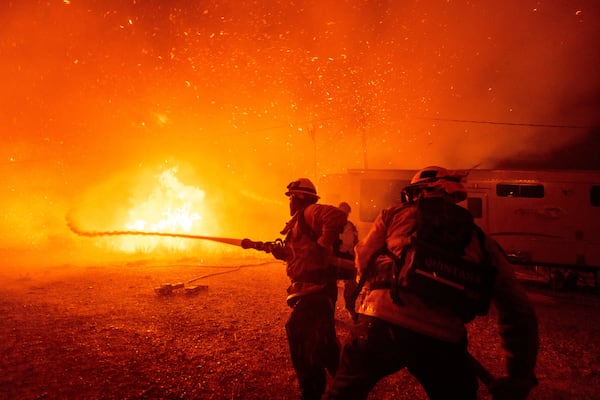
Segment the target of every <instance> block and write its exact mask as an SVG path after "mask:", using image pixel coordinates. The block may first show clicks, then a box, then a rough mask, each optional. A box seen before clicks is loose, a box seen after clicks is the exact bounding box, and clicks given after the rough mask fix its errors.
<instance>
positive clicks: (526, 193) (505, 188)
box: [496, 183, 544, 199]
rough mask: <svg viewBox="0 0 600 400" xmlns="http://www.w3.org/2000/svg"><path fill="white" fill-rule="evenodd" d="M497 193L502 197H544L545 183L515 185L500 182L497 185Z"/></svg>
mask: <svg viewBox="0 0 600 400" xmlns="http://www.w3.org/2000/svg"><path fill="white" fill-rule="evenodd" d="M496 194H497V195H498V196H500V197H530V198H539V199H541V198H542V197H544V185H514V184H505V183H499V184H497V185H496Z"/></svg>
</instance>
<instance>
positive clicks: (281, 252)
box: [273, 178, 347, 400]
mask: <svg viewBox="0 0 600 400" xmlns="http://www.w3.org/2000/svg"><path fill="white" fill-rule="evenodd" d="M285 194H286V196H288V197H289V202H290V203H289V204H290V215H291V216H292V218H291V220H290V221H289V222H288V223H287V224H286V226H285V228H284V229H283V231H282V232H281V234H282V235H285V237H286V238H285V246H284V247H279V246H278V247H276V248H275V249H274V250H273V255H274V256H275V257H276V258H278V259H281V260H284V261H286V263H287V267H286V272H287V275H288V277H289V278H290V281H291V284H290V286H289V287H288V289H287V292H288V297H287V302H288V305H289V306H290V307H291V309H292V310H291V313H290V317H289V319H288V321H287V323H286V326H285V328H286V333H287V338H288V344H289V349H290V355H291V360H292V365H293V366H294V370H295V371H296V376H297V378H298V383H299V387H300V391H301V398H302V399H305V400H309V399H321V396H322V395H323V393H324V391H325V385H326V379H327V372H329V374H330V375H331V376H333V375H334V374H335V372H336V370H337V367H338V362H339V353H340V344H339V341H338V339H337V336H336V332H335V319H334V312H335V302H336V300H337V283H336V269H335V267H334V266H331V265H329V263H328V261H327V259H328V258H329V257H331V256H332V255H333V245H334V242H335V240H336V239H337V238H338V237H339V234H340V233H341V231H342V229H343V227H344V225H345V223H346V220H347V217H346V214H345V213H344V212H343V211H341V210H340V209H338V208H337V207H335V206H332V205H326V204H317V201H318V200H319V196H318V195H317V191H316V188H315V186H314V185H313V183H312V182H311V181H310V180H309V179H306V178H301V179H298V180H296V181H294V182H291V183H290V184H289V185H288V186H287V192H286V193H285Z"/></svg>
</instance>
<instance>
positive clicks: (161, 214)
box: [113, 167, 205, 253]
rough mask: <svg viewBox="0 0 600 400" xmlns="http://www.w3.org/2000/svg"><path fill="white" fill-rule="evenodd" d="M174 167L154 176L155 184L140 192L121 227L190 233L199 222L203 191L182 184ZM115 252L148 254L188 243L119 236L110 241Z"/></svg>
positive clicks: (179, 239)
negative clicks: (112, 242)
mask: <svg viewBox="0 0 600 400" xmlns="http://www.w3.org/2000/svg"><path fill="white" fill-rule="evenodd" d="M177 172H178V167H172V168H170V169H167V170H165V171H162V172H161V173H160V174H158V175H156V176H155V177H156V178H157V180H158V184H157V185H155V186H153V187H151V188H150V189H149V193H148V191H145V192H144V191H143V192H142V194H141V195H140V196H139V198H132V199H131V201H132V203H133V204H134V206H133V207H132V208H130V209H129V211H128V217H129V220H128V221H127V222H126V223H125V224H124V229H125V230H128V231H141V232H168V233H190V232H192V231H193V230H197V228H198V227H199V226H200V224H201V223H202V222H203V217H202V216H203V215H204V211H205V204H204V197H205V193H204V191H203V190H201V189H199V188H197V187H195V186H191V185H186V184H184V183H182V182H181V181H180V180H179V179H178V178H177V176H176V174H177ZM113 240H115V241H117V242H115V243H116V246H117V248H118V249H119V250H121V251H124V252H128V253H135V252H144V253H149V252H152V251H154V250H157V249H159V248H165V249H167V250H169V251H180V250H184V249H186V248H188V246H189V245H190V244H189V240H186V239H181V238H169V237H152V236H120V237H118V238H117V239H113Z"/></svg>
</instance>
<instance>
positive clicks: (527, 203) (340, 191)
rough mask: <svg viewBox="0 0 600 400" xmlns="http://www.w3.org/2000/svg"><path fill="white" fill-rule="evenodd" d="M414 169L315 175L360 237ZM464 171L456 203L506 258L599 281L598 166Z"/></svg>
mask: <svg viewBox="0 0 600 400" xmlns="http://www.w3.org/2000/svg"><path fill="white" fill-rule="evenodd" d="M415 173H416V170H371V169H368V170H358V169H355V170H348V171H347V173H342V174H332V175H326V176H324V177H323V178H322V179H321V180H319V181H318V190H319V195H320V196H321V198H322V202H324V203H329V204H338V203H339V202H341V201H346V202H348V203H349V204H350V205H351V206H352V213H351V215H350V219H351V220H352V221H353V222H355V223H356V225H357V228H358V231H359V237H364V235H366V233H367V232H368V230H369V228H370V226H371V223H372V222H373V220H374V219H375V217H376V216H377V214H378V213H379V211H381V209H383V208H385V207H389V206H391V205H393V204H396V203H399V202H400V201H401V193H402V189H403V188H404V187H405V186H406V185H408V184H409V182H410V179H411V178H412V176H413V175H414V174H415ZM457 173H459V174H460V173H462V174H464V175H465V179H464V181H463V182H464V184H465V187H466V188H467V193H468V197H467V199H466V200H465V201H463V202H461V203H460V205H462V206H463V207H465V208H467V209H468V210H469V211H471V213H472V214H473V216H474V218H475V221H476V223H477V224H478V225H479V226H480V227H481V228H483V229H484V230H485V231H486V232H487V233H488V234H490V235H491V236H492V237H494V238H495V239H496V240H497V241H498V243H500V245H501V246H502V247H503V249H504V251H505V253H506V255H507V257H508V259H509V260H510V261H511V262H512V263H514V264H519V265H523V266H526V268H527V269H528V270H529V271H535V272H536V273H539V275H543V277H544V279H548V281H549V283H551V285H552V286H553V287H563V286H565V285H568V284H574V283H576V282H577V281H581V280H582V279H583V280H585V279H587V278H586V277H588V278H590V279H592V284H593V285H594V286H595V287H598V271H600V171H580V170H543V171H542V170H531V171H528V170H490V169H488V170H482V169H473V170H470V171H466V170H465V171H457Z"/></svg>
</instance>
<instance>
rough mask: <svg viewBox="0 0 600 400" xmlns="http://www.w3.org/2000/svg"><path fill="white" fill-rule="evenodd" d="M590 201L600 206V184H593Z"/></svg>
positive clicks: (593, 205) (593, 204)
mask: <svg viewBox="0 0 600 400" xmlns="http://www.w3.org/2000/svg"><path fill="white" fill-rule="evenodd" d="M590 202H591V203H592V207H600V185H592V188H591V189H590Z"/></svg>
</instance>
